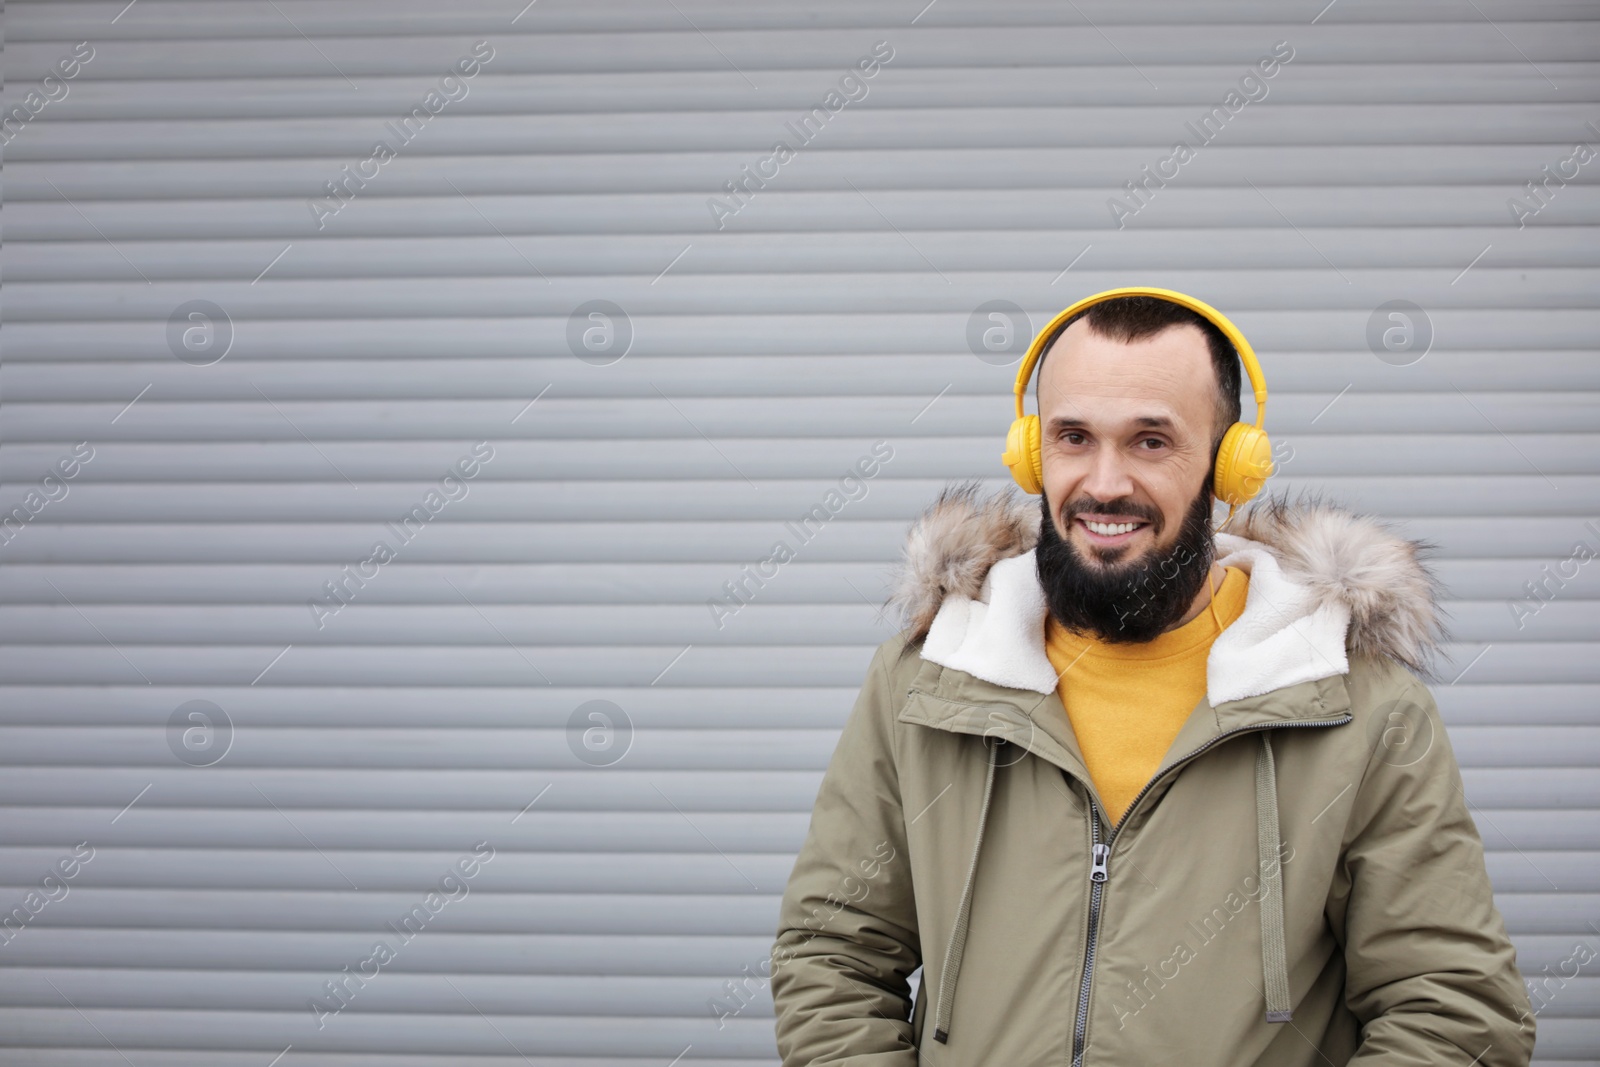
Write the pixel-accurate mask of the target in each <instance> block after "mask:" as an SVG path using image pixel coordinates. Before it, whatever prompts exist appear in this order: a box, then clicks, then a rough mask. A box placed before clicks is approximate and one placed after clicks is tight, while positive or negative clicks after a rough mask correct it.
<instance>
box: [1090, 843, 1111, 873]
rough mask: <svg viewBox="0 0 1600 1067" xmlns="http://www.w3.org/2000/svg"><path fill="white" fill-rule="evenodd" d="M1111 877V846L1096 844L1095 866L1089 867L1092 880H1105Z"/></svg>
mask: <svg viewBox="0 0 1600 1067" xmlns="http://www.w3.org/2000/svg"><path fill="white" fill-rule="evenodd" d="M1110 877H1111V846H1110V845H1101V844H1097V845H1095V846H1094V866H1092V867H1090V868H1089V880H1090V881H1091V882H1104V881H1105V880H1106V879H1108V878H1110Z"/></svg>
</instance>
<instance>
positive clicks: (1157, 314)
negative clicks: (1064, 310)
mask: <svg viewBox="0 0 1600 1067" xmlns="http://www.w3.org/2000/svg"><path fill="white" fill-rule="evenodd" d="M1079 319H1088V320H1089V329H1090V331H1091V332H1093V333H1097V334H1099V335H1100V336H1101V337H1105V338H1109V339H1110V340H1113V341H1123V342H1127V341H1137V340H1140V339H1141V338H1144V337H1151V336H1154V335H1155V334H1158V333H1160V332H1161V331H1163V330H1165V329H1167V328H1168V327H1169V326H1181V325H1183V324H1185V323H1188V324H1189V325H1192V326H1198V327H1199V328H1200V332H1201V333H1202V334H1204V335H1205V339H1206V347H1207V348H1208V349H1210V351H1211V367H1212V369H1213V371H1215V377H1216V380H1217V403H1216V411H1215V418H1216V425H1215V426H1213V427H1212V433H1211V461H1212V463H1213V465H1215V463H1216V458H1217V450H1218V449H1219V448H1220V447H1221V446H1222V438H1223V437H1224V436H1225V435H1226V434H1227V432H1228V428H1229V427H1230V426H1232V425H1233V424H1234V423H1236V422H1238V421H1239V411H1240V405H1239V387H1240V365H1239V352H1238V349H1236V348H1234V346H1233V342H1232V341H1230V340H1228V335H1227V334H1225V333H1223V332H1222V331H1221V330H1220V329H1219V328H1218V327H1217V324H1216V323H1214V322H1212V321H1211V320H1210V319H1208V318H1206V317H1205V316H1204V315H1202V314H1200V313H1199V312H1198V311H1191V310H1190V309H1188V308H1186V307H1184V306H1183V305H1182V304H1175V303H1173V302H1172V301H1170V300H1163V299H1162V298H1161V297H1158V296H1118V297H1113V298H1111V299H1110V300H1106V301H1102V302H1101V303H1098V304H1094V305H1091V306H1090V307H1087V308H1085V309H1084V310H1082V311H1080V312H1078V313H1077V314H1076V315H1074V316H1072V317H1071V318H1070V319H1068V320H1067V321H1066V322H1063V323H1062V324H1061V325H1060V326H1058V327H1056V330H1055V332H1054V333H1053V334H1051V335H1050V337H1049V338H1048V339H1047V340H1046V341H1045V344H1044V348H1043V349H1042V350H1041V352H1040V355H1039V363H1038V365H1037V366H1036V367H1035V368H1034V384H1033V390H1034V392H1033V395H1034V402H1035V404H1036V405H1037V403H1038V398H1039V382H1040V381H1041V380H1042V379H1043V378H1044V361H1045V357H1047V356H1048V355H1049V354H1050V348H1051V346H1052V345H1054V344H1055V343H1056V341H1058V340H1060V338H1061V335H1062V334H1063V333H1065V332H1066V329H1067V327H1068V326H1071V325H1072V324H1073V323H1075V322H1077V321H1078V320H1079Z"/></svg>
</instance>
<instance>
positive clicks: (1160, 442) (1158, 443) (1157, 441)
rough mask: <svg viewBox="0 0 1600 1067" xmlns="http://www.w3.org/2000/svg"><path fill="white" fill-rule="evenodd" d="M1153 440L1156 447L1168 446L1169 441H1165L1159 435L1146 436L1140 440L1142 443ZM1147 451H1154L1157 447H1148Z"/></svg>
mask: <svg viewBox="0 0 1600 1067" xmlns="http://www.w3.org/2000/svg"><path fill="white" fill-rule="evenodd" d="M1152 441H1154V442H1155V445H1156V448H1165V447H1166V446H1167V443H1166V442H1165V441H1163V440H1162V439H1161V438H1159V437H1146V438H1145V439H1144V440H1142V441H1140V442H1139V443H1140V444H1141V445H1143V444H1149V443H1150V442H1152ZM1145 451H1147V452H1153V451H1155V449H1148V448H1147V449H1145Z"/></svg>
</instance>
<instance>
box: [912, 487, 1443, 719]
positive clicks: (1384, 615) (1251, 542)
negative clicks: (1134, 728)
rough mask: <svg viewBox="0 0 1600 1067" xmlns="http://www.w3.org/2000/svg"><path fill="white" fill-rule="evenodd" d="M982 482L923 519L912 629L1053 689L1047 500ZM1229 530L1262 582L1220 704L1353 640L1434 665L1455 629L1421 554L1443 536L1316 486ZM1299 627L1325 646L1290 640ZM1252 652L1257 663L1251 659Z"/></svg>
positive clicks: (979, 665) (1337, 655)
mask: <svg viewBox="0 0 1600 1067" xmlns="http://www.w3.org/2000/svg"><path fill="white" fill-rule="evenodd" d="M980 489H981V486H980V483H978V482H975V481H974V482H965V483H961V484H959V485H953V486H950V487H947V488H946V489H945V490H944V491H943V492H942V493H940V494H939V497H938V499H937V500H935V501H934V502H933V503H932V504H931V505H930V506H929V507H928V508H927V509H926V510H925V511H924V512H923V513H922V514H921V515H920V516H919V517H918V518H917V519H916V520H915V521H914V522H913V523H912V525H911V528H910V530H909V531H908V533H907V536H906V541H905V547H904V554H903V558H902V560H901V562H900V565H899V567H898V568H897V571H896V574H895V577H894V579H893V583H892V591H891V594H890V603H891V605H893V606H896V607H898V608H899V609H900V610H901V612H902V613H903V615H904V617H905V619H906V625H907V627H908V628H909V631H910V639H911V640H912V641H924V642H925V645H924V649H923V657H924V658H925V659H932V660H935V661H937V662H942V663H946V664H947V665H949V666H954V667H958V668H959V669H963V670H968V671H969V672H970V673H974V674H976V675H978V676H979V677H984V678H986V679H987V680H989V681H994V682H996V683H997V684H1005V685H1019V686H1020V687H1022V688H1031V689H1037V690H1039V691H1049V690H1050V689H1053V688H1054V685H1053V682H1050V681H1049V678H1053V676H1054V671H1053V670H1051V669H1050V668H1049V664H1048V661H1047V660H1046V658H1045V656H1044V654H1043V647H1042V646H1043V637H1042V626H1041V624H1042V622H1043V619H1044V610H1045V609H1044V607H1043V604H1044V598H1043V591H1042V590H1041V589H1040V588H1039V585H1038V578H1037V575H1036V573H1035V572H1034V559H1033V548H1034V546H1035V545H1036V544H1037V543H1038V540H1039V523H1040V521H1041V514H1040V507H1039V501H1038V500H1037V499H1036V498H1034V497H1030V496H1022V495H1020V494H1019V493H1018V492H1017V491H1016V490H1015V489H1012V488H1010V487H1007V488H1006V489H1003V490H1001V491H999V492H996V493H994V494H992V495H990V496H987V497H981V496H980ZM1229 529H1230V530H1231V531H1233V532H1228V533H1219V534H1217V535H1216V544H1217V561H1218V562H1219V563H1223V564H1224V565H1229V566H1238V567H1240V568H1241V569H1243V570H1245V571H1248V572H1249V573H1250V575H1251V582H1250V592H1249V594H1248V599H1247V604H1246V608H1245V613H1244V615H1242V616H1241V617H1240V619H1239V620H1238V621H1236V622H1235V624H1234V625H1233V626H1230V627H1229V628H1228V630H1227V631H1225V632H1224V633H1223V634H1222V635H1219V637H1218V638H1217V642H1216V648H1215V649H1214V650H1213V656H1212V660H1211V664H1210V665H1211V666H1212V667H1213V668H1216V667H1218V666H1219V665H1220V666H1225V667H1230V666H1231V668H1232V670H1231V671H1230V672H1229V673H1230V677H1229V679H1227V680H1222V681H1221V682H1220V684H1219V680H1218V679H1216V678H1213V679H1212V681H1211V683H1210V685H1211V690H1212V692H1211V696H1212V702H1213V704H1215V703H1216V702H1217V700H1218V698H1221V699H1233V698H1234V696H1235V694H1237V695H1252V694H1253V693H1254V692H1261V691H1265V690H1263V689H1261V686H1262V685H1268V684H1278V683H1281V684H1289V683H1290V682H1292V681H1302V680H1306V679H1305V677H1303V676H1305V675H1308V674H1309V675H1310V676H1311V677H1323V676H1326V675H1327V674H1330V673H1342V672H1343V670H1345V669H1347V661H1346V658H1345V646H1346V642H1347V641H1348V648H1349V651H1351V652H1354V653H1356V654H1364V655H1377V656H1384V657H1387V658H1389V659H1392V660H1394V661H1395V662H1397V663H1400V664H1401V665H1403V666H1405V667H1406V668H1408V669H1409V670H1411V671H1412V672H1413V673H1415V674H1418V675H1419V676H1421V677H1423V678H1425V679H1431V678H1432V677H1433V672H1434V661H1435V659H1436V657H1437V655H1438V653H1439V649H1440V646H1441V644H1442V642H1443V641H1445V640H1447V639H1448V637H1449V633H1448V630H1447V629H1446V627H1445V625H1444V622H1443V620H1442V618H1441V616H1442V614H1443V612H1442V609H1441V607H1440V605H1439V601H1440V598H1441V593H1442V586H1441V583H1440V582H1439V580H1438V578H1437V577H1436V576H1435V575H1434V574H1433V572H1432V570H1431V569H1430V568H1429V567H1428V566H1427V565H1426V564H1425V563H1424V557H1425V556H1426V555H1427V554H1428V553H1430V552H1431V551H1432V550H1433V549H1434V548H1436V547H1437V546H1435V545H1433V544H1432V543H1431V542H1428V541H1422V540H1410V539H1407V538H1404V537H1401V536H1400V535H1398V534H1396V533H1394V532H1393V531H1392V530H1391V529H1390V528H1389V527H1388V526H1387V525H1386V524H1384V523H1382V522H1380V521H1379V520H1377V519H1374V518H1372V517H1370V516H1367V515H1363V514H1359V513H1356V512H1353V511H1351V510H1349V509H1347V508H1345V507H1343V506H1341V505H1339V504H1336V503H1333V502H1331V501H1328V500H1326V499H1324V498H1322V497H1321V496H1319V495H1317V494H1307V493H1302V494H1301V495H1300V496H1299V497H1298V498H1297V499H1296V500H1295V501H1294V502H1293V503H1291V502H1290V501H1289V500H1288V499H1287V496H1286V494H1269V495H1268V496H1266V497H1263V498H1261V499H1259V500H1257V501H1254V502H1252V503H1251V504H1249V505H1246V506H1245V507H1244V508H1242V509H1240V511H1239V512H1238V513H1237V514H1236V515H1235V516H1234V521H1233V523H1231V524H1230V527H1229ZM996 579H1000V581H999V582H998V583H997V581H996ZM1030 587H1031V588H1030ZM1290 630H1293V631H1296V632H1297V634H1298V637H1299V638H1304V641H1303V642H1302V644H1305V645H1306V646H1308V647H1309V648H1310V649H1311V651H1313V652H1315V653H1316V655H1315V657H1311V656H1308V655H1307V654H1306V651H1307V650H1306V649H1305V648H1300V647H1297V646H1296V645H1295V643H1294V642H1291V641H1288V640H1286V638H1285V634H1286V632H1287V631H1290ZM1235 631H1240V632H1239V633H1237V634H1236V633H1235ZM1034 645H1037V646H1038V647H1037V648H1034V647H1031V646H1034ZM1219 654H1220V657H1221V659H1220V662H1219ZM1230 656H1233V657H1239V658H1238V659H1237V660H1232V661H1230V658H1229V657H1230ZM1244 657H1250V658H1253V659H1254V660H1255V662H1254V663H1252V664H1250V665H1249V666H1247V665H1246V663H1245V661H1244ZM1291 661H1292V662H1291ZM1318 661H1320V662H1318ZM1333 667H1337V668H1338V670H1337V671H1334V670H1330V668H1333ZM974 668H976V669H974ZM1317 671H1320V672H1321V673H1320V674H1317V673H1315V672H1317ZM1041 672H1043V673H1041ZM1047 675H1048V676H1049V678H1047V677H1046V676H1047Z"/></svg>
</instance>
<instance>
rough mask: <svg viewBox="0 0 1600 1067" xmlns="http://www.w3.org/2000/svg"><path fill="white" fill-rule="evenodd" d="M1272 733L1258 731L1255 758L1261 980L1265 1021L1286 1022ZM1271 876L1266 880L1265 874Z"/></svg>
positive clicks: (1287, 1005)
mask: <svg viewBox="0 0 1600 1067" xmlns="http://www.w3.org/2000/svg"><path fill="white" fill-rule="evenodd" d="M1271 737H1272V731H1271V730H1262V731H1261V751H1260V752H1259V753H1257V755H1256V854H1257V858H1258V859H1259V860H1260V868H1261V884H1262V893H1261V981H1262V983H1263V984H1264V985H1265V986H1266V996H1267V1022H1269V1023H1286V1022H1288V1021H1289V1019H1290V1018H1291V1017H1292V1016H1293V1015H1294V1012H1293V1010H1292V1008H1291V1006H1290V1002H1289V960H1288V950H1287V948H1286V947H1285V945H1284V936H1283V865H1282V863H1280V862H1279V860H1278V847H1279V838H1278V772H1277V767H1276V766H1275V764H1274V763H1273V759H1272V741H1271ZM1269 870H1270V871H1272V877H1270V878H1269V877H1267V873H1266V872H1267V871H1269Z"/></svg>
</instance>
